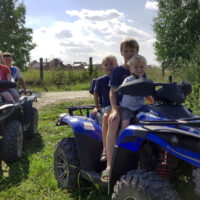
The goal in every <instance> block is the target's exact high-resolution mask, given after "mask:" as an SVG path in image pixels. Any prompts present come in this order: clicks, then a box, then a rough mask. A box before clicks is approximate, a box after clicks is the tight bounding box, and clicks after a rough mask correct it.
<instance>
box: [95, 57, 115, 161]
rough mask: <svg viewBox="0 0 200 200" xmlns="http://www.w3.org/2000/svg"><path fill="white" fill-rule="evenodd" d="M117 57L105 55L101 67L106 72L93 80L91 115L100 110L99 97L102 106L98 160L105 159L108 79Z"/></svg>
mask: <svg viewBox="0 0 200 200" xmlns="http://www.w3.org/2000/svg"><path fill="white" fill-rule="evenodd" d="M117 65H118V63H117V58H116V57H115V56H112V55H110V56H106V57H105V58H104V59H103V61H102V68H103V70H104V71H105V72H106V75H103V76H101V77H99V78H98V79H97V80H96V82H95V87H94V103H95V108H94V110H93V112H92V114H93V115H95V114H97V112H98V111H100V107H99V106H100V98H101V101H102V102H101V103H102V106H103V110H102V113H103V123H102V137H103V151H102V154H101V158H100V161H101V162H104V161H106V136H107V131H108V117H109V114H110V111H111V106H110V99H109V91H110V87H109V81H110V74H111V72H112V70H113V69H114V68H115V67H117Z"/></svg>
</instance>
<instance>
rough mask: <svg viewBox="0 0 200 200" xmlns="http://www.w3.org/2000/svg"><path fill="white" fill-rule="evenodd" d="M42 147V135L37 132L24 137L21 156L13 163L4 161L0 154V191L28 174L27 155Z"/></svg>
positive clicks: (28, 161) (38, 150)
mask: <svg viewBox="0 0 200 200" xmlns="http://www.w3.org/2000/svg"><path fill="white" fill-rule="evenodd" d="M1 147H2V145H1V146H0V148H1ZM43 147H44V144H43V141H42V137H41V135H40V134H37V135H36V136H35V137H34V138H32V139H24V143H23V152H22V158H21V159H20V160H19V161H17V162H14V163H5V162H4V161H2V156H0V191H2V190H4V189H8V188H10V187H12V186H14V185H17V184H19V183H20V182H21V181H22V180H23V179H26V178H28V174H29V164H30V160H29V155H31V154H33V153H36V152H40V151H41V150H42V149H43ZM1 152H2V151H1Z"/></svg>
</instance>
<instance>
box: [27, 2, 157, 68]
mask: <svg viewBox="0 0 200 200" xmlns="http://www.w3.org/2000/svg"><path fill="white" fill-rule="evenodd" d="M23 1H24V4H25V7H26V27H27V28H32V29H33V42H34V43H36V45H37V47H36V48H35V49H34V50H32V51H31V61H32V60H38V61H39V58H41V57H42V58H43V59H46V58H47V59H49V60H50V59H52V58H59V59H61V60H62V61H63V62H64V63H65V64H67V63H69V64H73V62H87V63H88V62H89V57H93V63H101V61H102V59H103V58H104V57H105V56H107V55H111V54H112V55H114V56H116V57H117V59H118V62H119V64H122V63H123V57H122V56H121V54H120V42H121V41H122V40H124V39H125V38H126V37H133V38H135V39H136V40H137V41H138V43H139V46H140V50H139V54H141V55H143V56H145V57H146V59H147V62H148V64H152V65H159V63H158V62H157V61H156V56H155V51H154V47H153V44H154V42H155V33H154V32H153V29H152V24H153V18H154V17H156V16H157V3H156V1H153V0H151V1H150V0H23Z"/></svg>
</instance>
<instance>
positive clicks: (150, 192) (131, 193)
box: [112, 170, 180, 200]
mask: <svg viewBox="0 0 200 200" xmlns="http://www.w3.org/2000/svg"><path fill="white" fill-rule="evenodd" d="M112 200H180V199H179V198H178V195H177V193H176V191H175V190H173V189H172V188H171V187H170V184H169V183H168V181H166V180H164V179H163V178H162V177H160V176H159V175H157V174H156V173H154V172H151V171H146V170H136V171H130V172H128V173H127V174H126V175H123V176H122V177H121V178H120V180H119V181H117V183H116V185H115V187H114V192H113V194H112Z"/></svg>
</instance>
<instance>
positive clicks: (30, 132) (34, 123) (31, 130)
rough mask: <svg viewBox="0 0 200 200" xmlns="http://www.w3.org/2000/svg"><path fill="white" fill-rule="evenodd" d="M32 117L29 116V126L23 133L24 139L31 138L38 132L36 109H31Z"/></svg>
mask: <svg viewBox="0 0 200 200" xmlns="http://www.w3.org/2000/svg"><path fill="white" fill-rule="evenodd" d="M32 109H33V110H32V115H31V116H30V126H29V128H28V130H27V131H25V132H24V135H25V137H27V138H32V137H34V136H35V135H36V134H37V132H38V110H37V108H35V107H33V108H32Z"/></svg>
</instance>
